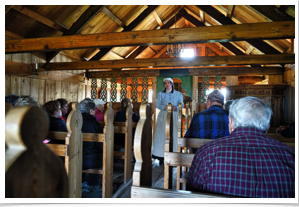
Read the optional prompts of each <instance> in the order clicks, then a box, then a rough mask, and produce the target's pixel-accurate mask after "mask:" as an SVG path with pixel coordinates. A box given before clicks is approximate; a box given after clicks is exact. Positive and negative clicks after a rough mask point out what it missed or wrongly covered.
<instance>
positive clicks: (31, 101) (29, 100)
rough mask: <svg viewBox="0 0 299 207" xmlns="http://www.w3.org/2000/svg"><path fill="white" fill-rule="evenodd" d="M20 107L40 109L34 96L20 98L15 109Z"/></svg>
mask: <svg viewBox="0 0 299 207" xmlns="http://www.w3.org/2000/svg"><path fill="white" fill-rule="evenodd" d="M20 106H38V107H40V105H39V103H38V102H37V101H36V99H35V98H34V97H32V96H20V97H19V98H18V99H17V101H16V104H15V105H14V107H20Z"/></svg>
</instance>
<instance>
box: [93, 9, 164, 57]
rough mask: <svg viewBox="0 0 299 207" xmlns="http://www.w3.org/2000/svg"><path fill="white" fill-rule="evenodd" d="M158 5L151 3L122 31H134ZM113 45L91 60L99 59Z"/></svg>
mask: <svg viewBox="0 0 299 207" xmlns="http://www.w3.org/2000/svg"><path fill="white" fill-rule="evenodd" d="M157 7H158V6H157V5H150V6H148V7H147V8H146V9H145V10H144V11H143V12H142V13H141V14H140V15H139V16H138V17H137V18H136V19H135V20H134V21H133V22H131V23H130V25H128V26H127V27H125V28H124V29H123V31H122V32H127V31H132V30H133V29H134V28H135V27H136V26H137V25H138V24H140V23H141V22H142V21H143V20H144V19H145V18H146V17H147V16H149V15H150V14H151V13H152V12H153V11H154V10H155V9H156V8H157ZM112 48H113V47H107V48H103V49H101V51H100V52H98V53H97V54H96V55H94V56H93V57H92V58H91V60H99V59H101V58H102V57H104V56H105V55H106V54H107V53H108V52H109V51H110V50H111V49H112Z"/></svg>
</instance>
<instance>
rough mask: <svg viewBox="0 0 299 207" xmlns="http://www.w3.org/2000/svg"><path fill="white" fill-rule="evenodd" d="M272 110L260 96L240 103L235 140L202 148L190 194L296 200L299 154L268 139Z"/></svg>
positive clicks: (232, 124)
mask: <svg viewBox="0 0 299 207" xmlns="http://www.w3.org/2000/svg"><path fill="white" fill-rule="evenodd" d="M272 113H273V112H272V110H271V109H270V108H269V107H267V106H266V105H265V104H264V103H263V102H262V101H261V100H259V99H257V98H255V97H251V96H248V97H245V98H242V99H237V100H235V101H234V102H233V103H232V105H231V107H230V111H229V132H230V136H228V137H224V138H221V139H216V140H214V141H212V142H209V143H207V144H205V145H203V146H202V147H200V148H198V149H197V151H196V153H195V155H194V158H193V160H192V164H191V167H190V171H189V178H188V183H187V188H188V190H193V191H202V192H214V193H220V194H226V195H232V196H240V197H252V198H256V197H258V198H294V197H295V151H294V149H292V148H291V147H289V146H287V145H285V144H283V143H281V142H279V141H277V140H274V139H272V138H270V137H267V136H266V135H265V132H266V131H267V130H268V128H269V126H270V119H271V115H272Z"/></svg>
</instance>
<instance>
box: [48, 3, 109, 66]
mask: <svg viewBox="0 0 299 207" xmlns="http://www.w3.org/2000/svg"><path fill="white" fill-rule="evenodd" d="M103 8H104V6H103V5H92V6H89V7H88V9H87V10H86V11H85V12H84V13H83V14H82V15H81V16H80V17H79V18H78V20H77V21H76V22H74V24H73V25H72V26H71V28H70V29H69V30H68V31H66V32H64V33H63V34H62V36H69V35H77V34H79V33H80V32H81V31H82V30H83V29H84V27H85V26H86V25H87V24H88V23H89V22H90V21H91V20H92V19H93V18H94V17H95V16H96V15H97V14H98V13H99V12H100V11H102V9H103ZM96 51H97V52H98V51H99V50H96ZM58 53H59V51H54V52H46V61H47V62H50V61H51V60H52V59H53V58H54V57H55V56H56V55H57V54H58Z"/></svg>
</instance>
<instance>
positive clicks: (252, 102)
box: [229, 96, 273, 131]
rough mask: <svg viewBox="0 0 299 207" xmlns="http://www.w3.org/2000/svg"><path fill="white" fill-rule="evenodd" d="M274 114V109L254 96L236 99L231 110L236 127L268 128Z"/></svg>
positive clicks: (264, 129) (230, 114)
mask: <svg viewBox="0 0 299 207" xmlns="http://www.w3.org/2000/svg"><path fill="white" fill-rule="evenodd" d="M272 114H273V112H272V109H270V108H269V107H268V106H267V105H266V104H265V103H263V102H262V101H261V100H259V99H258V98H255V97H252V96H247V97H245V98H241V99H237V100H235V101H234V102H233V103H232V105H231V106H230V110H229V116H230V117H231V118H232V119H233V121H234V127H235V128H238V127H255V128H257V129H259V130H262V131H266V130H267V129H268V127H269V123H270V119H271V116H272Z"/></svg>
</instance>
